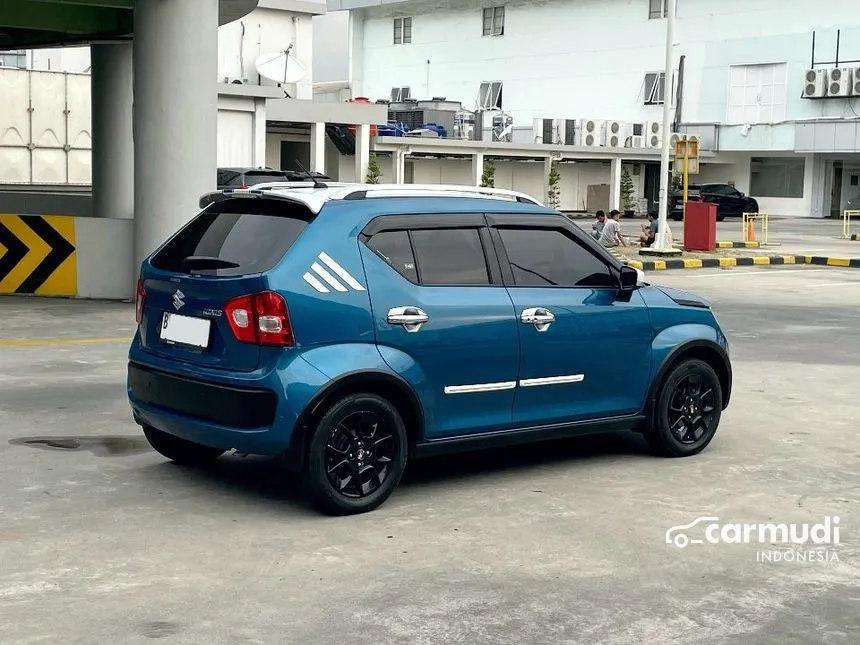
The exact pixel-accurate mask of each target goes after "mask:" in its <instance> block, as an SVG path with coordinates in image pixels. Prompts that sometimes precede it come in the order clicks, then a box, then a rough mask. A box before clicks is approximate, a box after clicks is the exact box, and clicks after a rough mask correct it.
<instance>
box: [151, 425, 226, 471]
mask: <svg viewBox="0 0 860 645" xmlns="http://www.w3.org/2000/svg"><path fill="white" fill-rule="evenodd" d="M143 434H144V435H145V436H146V440H147V441H149V445H150V446H152V447H153V449H154V450H155V451H156V452H158V453H160V454H161V455H163V456H164V457H167V458H168V459H170V460H171V461H174V462H176V463H177V464H181V465H183V466H202V465H204V464H208V463H210V462H213V461H215V460H216V459H218V457H220V456H221V455H223V454H224V452H225V451H224V450H221V449H220V448H210V447H209V446H201V445H200V444H198V443H192V442H191V441H186V440H185V439H180V438H179V437H175V436H173V435H172V434H169V433H167V432H162V431H161V430H156V429H155V428H153V427H150V426H143Z"/></svg>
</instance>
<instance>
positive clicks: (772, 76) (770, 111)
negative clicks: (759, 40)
mask: <svg viewBox="0 0 860 645" xmlns="http://www.w3.org/2000/svg"><path fill="white" fill-rule="evenodd" d="M785 75H786V64H785V63H777V64H772V65H771V64H768V65H733V66H731V67H729V100H728V106H727V110H726V123H733V124H741V125H744V124H747V123H749V124H756V123H780V122H782V121H785V92H786V83H785Z"/></svg>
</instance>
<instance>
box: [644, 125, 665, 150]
mask: <svg viewBox="0 0 860 645" xmlns="http://www.w3.org/2000/svg"><path fill="white" fill-rule="evenodd" d="M662 146H663V124H662V123H660V122H659V121H648V123H646V124H645V147H646V148H660V147H662Z"/></svg>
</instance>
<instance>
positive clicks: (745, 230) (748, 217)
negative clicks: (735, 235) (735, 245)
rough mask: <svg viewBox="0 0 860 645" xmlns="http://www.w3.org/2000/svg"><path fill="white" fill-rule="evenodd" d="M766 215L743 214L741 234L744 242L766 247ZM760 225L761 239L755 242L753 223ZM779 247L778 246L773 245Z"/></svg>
mask: <svg viewBox="0 0 860 645" xmlns="http://www.w3.org/2000/svg"><path fill="white" fill-rule="evenodd" d="M768 219H769V218H768V214H767V213H743V215H742V218H741V227H742V228H741V234H742V235H743V237H742V239H743V241H744V242H758V243H759V246H767V245H768ZM756 220H758V221H759V222H760V223H761V226H760V228H761V239H760V240H756V235H755V222H756ZM774 246H779V245H774Z"/></svg>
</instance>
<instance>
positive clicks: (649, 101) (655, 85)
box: [645, 72, 666, 105]
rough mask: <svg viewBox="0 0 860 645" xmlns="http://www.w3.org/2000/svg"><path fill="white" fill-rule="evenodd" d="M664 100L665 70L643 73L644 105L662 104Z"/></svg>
mask: <svg viewBox="0 0 860 645" xmlns="http://www.w3.org/2000/svg"><path fill="white" fill-rule="evenodd" d="M665 100H666V74H665V72H649V73H647V74H645V105H663V101H665Z"/></svg>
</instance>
